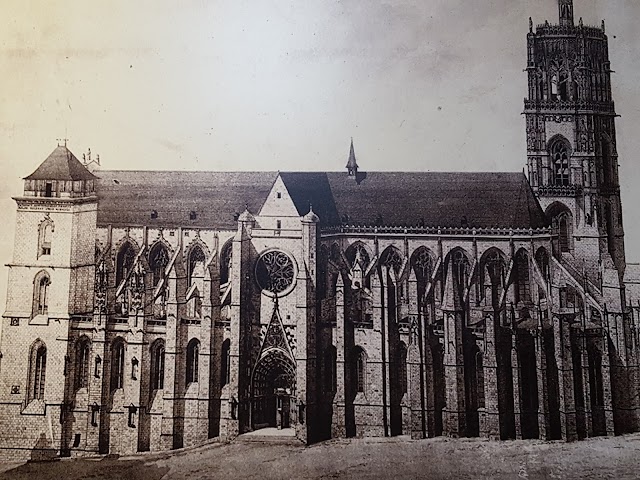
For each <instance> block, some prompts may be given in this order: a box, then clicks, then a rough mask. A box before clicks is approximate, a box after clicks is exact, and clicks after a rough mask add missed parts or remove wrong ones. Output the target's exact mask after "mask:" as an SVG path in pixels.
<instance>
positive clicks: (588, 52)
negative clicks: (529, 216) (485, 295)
mask: <svg viewBox="0 0 640 480" xmlns="http://www.w3.org/2000/svg"><path fill="white" fill-rule="evenodd" d="M558 8H559V15H560V23H559V25H550V24H549V22H545V23H544V24H543V25H538V27H537V28H536V30H535V32H534V30H533V23H532V22H531V20H529V24H530V28H529V34H528V35H527V51H528V52H527V58H528V63H527V72H528V77H529V96H528V98H527V99H525V103H524V105H525V109H524V113H525V115H526V122H527V156H528V159H527V164H528V169H529V179H530V183H531V186H532V187H533V189H534V191H535V192H536V194H537V195H538V197H539V199H540V203H541V204H542V206H543V208H544V209H546V212H547V214H548V215H549V216H550V217H551V218H553V225H554V228H555V229H556V232H557V234H558V240H557V242H556V243H555V245H554V247H555V250H556V252H555V253H556V255H560V254H563V255H562V256H563V258H564V259H565V260H567V262H568V263H571V264H572V265H573V266H575V267H576V268H578V269H579V270H581V269H582V268H584V269H585V270H586V271H587V273H588V274H589V276H590V277H591V278H592V279H593V280H596V279H597V276H598V275H599V272H601V269H600V268H599V265H600V264H602V265H603V266H604V268H605V269H606V268H612V264H611V261H613V265H615V268H616V270H617V271H618V274H619V275H620V276H621V275H622V274H623V272H624V268H625V256H624V232H623V228H622V208H621V203H620V186H619V181H618V155H617V150H616V132H615V122H614V121H615V117H616V113H615V108H614V102H613V100H612V98H611V72H612V70H611V65H610V62H609V52H608V43H607V36H606V35H605V27H604V22H602V26H601V27H589V26H585V25H583V22H582V18H580V20H579V22H578V25H577V26H576V25H575V23H574V17H573V1H572V0H558ZM595 259H598V260H599V261H598V262H596V261H595Z"/></svg>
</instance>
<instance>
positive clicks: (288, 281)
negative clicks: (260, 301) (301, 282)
mask: <svg viewBox="0 0 640 480" xmlns="http://www.w3.org/2000/svg"><path fill="white" fill-rule="evenodd" d="M294 279H295V266H294V264H293V260H292V259H291V257H290V256H289V255H287V254H286V253H284V252H281V251H280V250H271V251H268V252H266V253H264V254H262V255H261V256H260V258H259V259H258V262H257V263H256V280H257V282H258V285H259V286H260V288H261V289H262V290H263V291H266V292H267V293H271V294H275V295H277V294H280V293H282V292H285V291H287V290H289V289H290V288H291V286H292V285H293V281H294Z"/></svg>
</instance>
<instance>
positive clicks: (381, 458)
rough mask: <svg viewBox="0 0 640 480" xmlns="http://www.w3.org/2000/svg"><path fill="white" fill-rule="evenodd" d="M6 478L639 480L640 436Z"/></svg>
mask: <svg viewBox="0 0 640 480" xmlns="http://www.w3.org/2000/svg"><path fill="white" fill-rule="evenodd" d="M0 478H6V479H30V480H32V479H63V478H64V479H147V480H157V479H171V480H173V479H178V480H179V479H187V478H188V479H206V478H221V479H223V478H224V479H237V478H242V479H245V478H246V479H270V478H282V479H285V478H291V479H300V480H302V479H312V478H313V479H316V478H321V479H335V478H354V479H355V478H357V479H382V478H428V479H438V478H447V479H448V478H455V479H467V478H468V479H478V478H492V479H493V478H498V479H503V478H504V479H517V478H529V479H538V478H541V479H552V478H557V479H574V478H575V479H578V478H580V479H583V478H609V479H627V478H629V479H631V478H640V434H635V435H629V436H625V437H615V438H597V439H591V440H587V441H582V442H575V443H571V444H567V443H562V442H552V443H545V442H538V441H509V442H491V441H485V440H480V439H458V440H454V439H446V438H437V439H430V440H420V441H412V440H408V439H398V438H396V439H366V440H360V439H358V440H355V439H354V440H333V441H329V442H324V443H321V444H317V445H312V446H310V447H303V446H299V445H290V444H279V443H262V442H238V441H237V442H234V443H231V444H218V443H210V444H208V445H204V446H200V447H195V448H190V449H184V450H179V451H174V452H163V453H143V454H137V455H132V456H127V457H120V458H114V457H109V456H107V457H96V458H85V459H64V460H59V461H53V462H30V463H26V464H21V465H19V464H13V465H8V464H5V465H0Z"/></svg>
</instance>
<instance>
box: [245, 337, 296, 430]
mask: <svg viewBox="0 0 640 480" xmlns="http://www.w3.org/2000/svg"><path fill="white" fill-rule="evenodd" d="M295 395H296V368H295V364H294V363H293V360H291V358H290V357H289V355H288V353H287V352H285V351H284V350H281V349H279V348H271V349H269V350H267V351H265V352H263V354H262V356H261V358H260V360H258V364H257V365H256V368H255V370H254V372H253V382H252V385H251V426H252V428H253V430H257V429H259V428H265V427H276V428H278V429H281V428H289V427H292V426H293V425H294V424H295V423H296V419H295ZM292 404H293V405H292ZM292 414H293V415H292Z"/></svg>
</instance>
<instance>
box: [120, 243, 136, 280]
mask: <svg viewBox="0 0 640 480" xmlns="http://www.w3.org/2000/svg"><path fill="white" fill-rule="evenodd" d="M135 260H136V252H135V250H134V248H133V246H132V245H131V244H130V243H129V242H126V243H125V244H124V245H122V247H121V248H120V251H119V252H118V255H117V258H116V287H118V286H119V285H120V284H121V283H122V281H123V280H125V279H126V278H128V277H129V273H130V272H131V270H132V269H133V263H134V262H135Z"/></svg>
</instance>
